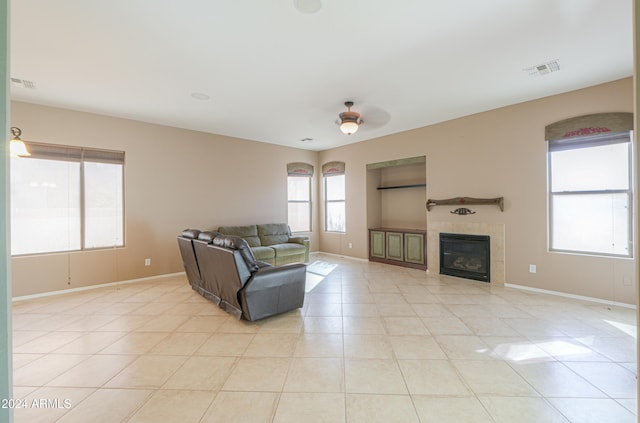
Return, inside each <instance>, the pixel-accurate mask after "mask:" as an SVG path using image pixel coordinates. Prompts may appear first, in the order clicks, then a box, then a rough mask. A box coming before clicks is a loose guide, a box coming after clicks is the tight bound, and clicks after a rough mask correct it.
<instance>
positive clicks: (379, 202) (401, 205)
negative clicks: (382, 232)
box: [367, 156, 427, 230]
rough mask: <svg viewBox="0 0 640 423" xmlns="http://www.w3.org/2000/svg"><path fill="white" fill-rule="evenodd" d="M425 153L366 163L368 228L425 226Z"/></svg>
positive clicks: (421, 227) (420, 227) (414, 227)
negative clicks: (417, 155) (423, 154)
mask: <svg viewBox="0 0 640 423" xmlns="http://www.w3.org/2000/svg"><path fill="white" fill-rule="evenodd" d="M426 178H427V169H426V159H425V156H419V157H411V158H406V159H399V160H390V161H385V162H378V163H370V164H368V165H367V224H368V227H369V228H381V227H383V228H405V229H421V230H425V229H426V210H425V203H426V201H427V190H426Z"/></svg>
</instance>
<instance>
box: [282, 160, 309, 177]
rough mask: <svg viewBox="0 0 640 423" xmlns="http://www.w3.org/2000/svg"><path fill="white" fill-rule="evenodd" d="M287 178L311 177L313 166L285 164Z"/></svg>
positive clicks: (297, 163)
mask: <svg viewBox="0 0 640 423" xmlns="http://www.w3.org/2000/svg"><path fill="white" fill-rule="evenodd" d="M287 175H289V176H313V165H310V164H309V163H302V162H295V163H288V164H287Z"/></svg>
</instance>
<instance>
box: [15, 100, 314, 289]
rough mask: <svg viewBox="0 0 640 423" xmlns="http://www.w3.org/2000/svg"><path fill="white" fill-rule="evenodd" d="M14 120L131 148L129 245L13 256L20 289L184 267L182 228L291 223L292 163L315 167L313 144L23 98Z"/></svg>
mask: <svg viewBox="0 0 640 423" xmlns="http://www.w3.org/2000/svg"><path fill="white" fill-rule="evenodd" d="M11 125H12V126H18V127H20V128H21V129H22V131H23V138H24V139H25V140H32V141H39V142H46V143H53V144H63V145H77V146H86V147H96V148H105V149H114V150H123V151H125V160H126V165H125V209H126V213H125V215H126V221H125V227H126V229H125V230H126V233H125V237H126V238H125V239H126V241H125V243H126V246H125V247H124V248H119V249H113V250H99V251H90V252H73V253H63V254H47V255H38V256H24V257H15V258H13V260H12V265H13V295H14V296H23V295H29V294H34V293H40V292H47V291H56V290H61V289H69V288H76V287H82V286H86V285H93V284H99V283H107V282H115V281H123V280H131V279H137V278H143V277H148V276H154V275H162V274H169V273H175V272H180V271H182V270H183V269H182V261H181V259H180V254H179V250H178V247H177V242H176V236H177V235H178V234H179V232H180V231H181V230H182V229H185V228H199V229H214V228H217V227H218V226H220V225H234V224H238V225H241V224H249V223H265V222H286V221H287V192H286V190H287V184H286V178H287V172H286V165H287V163H289V162H293V161H303V162H307V163H311V164H313V165H314V166H316V169H317V164H316V158H317V153H315V152H310V151H305V150H299V149H293V148H285V147H280V146H276V145H272V144H264V143H259V142H252V141H247V140H239V139H233V138H228V137H223V136H217V135H211V134H205V133H201V132H194V131H187V130H183V129H177V128H171V127H166V126H161V125H152V124H146V123H141V122H136V121H131V120H126V119H117V118H111V117H106V116H100V115H95V114H90V113H80V112H74V111H69V110H63V109H57V108H50V107H43V106H37V105H32V104H26V103H20V102H14V103H12V116H11ZM313 227H314V228H318V224H317V221H316V222H314V225H313ZM14 236H19V235H17V234H14ZM311 238H312V241H313V244H312V250H317V249H318V241H317V240H318V237H317V236H316V235H315V234H313V233H312V234H311ZM36 241H37V240H36ZM145 258H151V266H150V267H145V266H144V259H145ZM69 282H70V283H69Z"/></svg>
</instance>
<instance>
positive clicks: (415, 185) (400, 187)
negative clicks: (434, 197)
mask: <svg viewBox="0 0 640 423" xmlns="http://www.w3.org/2000/svg"><path fill="white" fill-rule="evenodd" d="M426 186H427V184H410V185H396V186H391V187H378V189H402V188H424V187H426Z"/></svg>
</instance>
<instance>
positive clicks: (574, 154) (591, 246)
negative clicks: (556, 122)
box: [548, 132, 633, 257]
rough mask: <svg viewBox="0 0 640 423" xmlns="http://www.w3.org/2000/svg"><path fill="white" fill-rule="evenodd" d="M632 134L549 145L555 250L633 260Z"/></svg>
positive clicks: (566, 141) (556, 142)
mask: <svg viewBox="0 0 640 423" xmlns="http://www.w3.org/2000/svg"><path fill="white" fill-rule="evenodd" d="M631 157H632V155H631V142H630V134H629V132H624V133H616V134H605V135H593V136H583V137H576V138H569V139H560V140H554V141H549V153H548V160H549V162H548V163H549V207H550V213H549V216H550V221H549V225H550V248H551V250H555V251H567V252H577V253H587V254H600V255H610V256H622V257H631V256H632V254H633V251H632V250H633V249H632V233H633V230H632V223H631V222H632V216H633V213H632V182H631V181H632V179H631V178H632V173H633V172H632V171H631V169H632V165H631Z"/></svg>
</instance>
